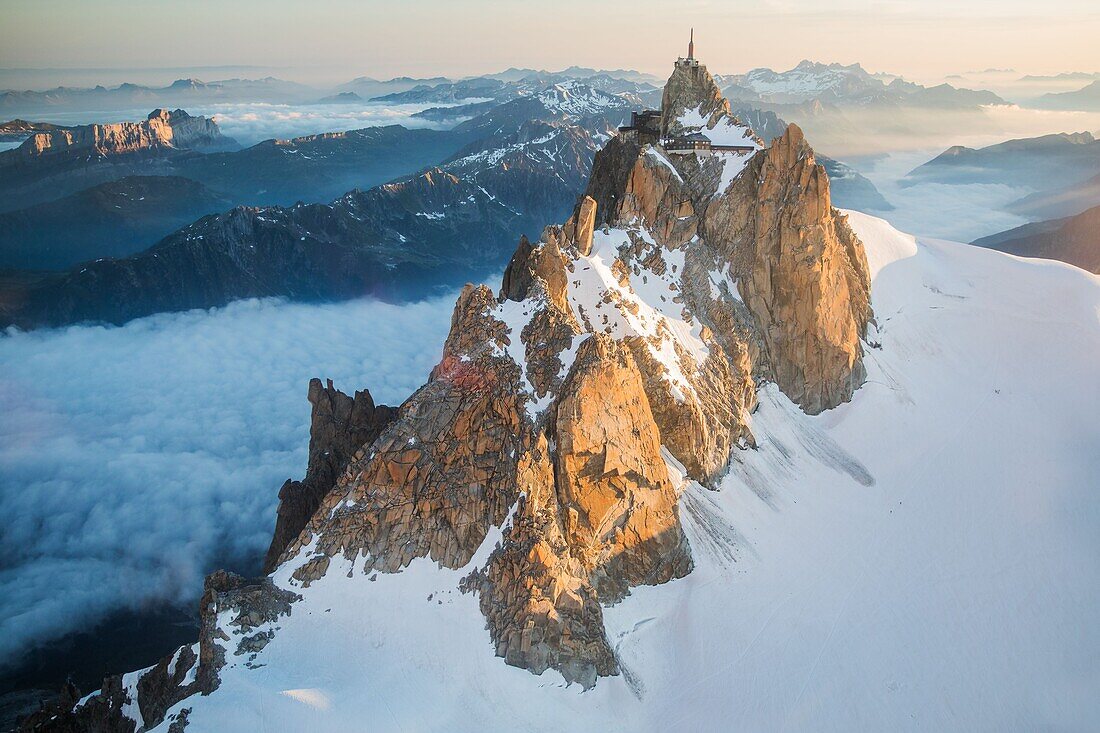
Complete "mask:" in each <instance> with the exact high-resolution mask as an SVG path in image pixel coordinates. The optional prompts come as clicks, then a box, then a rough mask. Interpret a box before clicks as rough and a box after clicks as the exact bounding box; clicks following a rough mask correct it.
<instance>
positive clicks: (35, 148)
mask: <svg viewBox="0 0 1100 733" xmlns="http://www.w3.org/2000/svg"><path fill="white" fill-rule="evenodd" d="M227 143H228V144H232V141H229V140H226V139H224V138H223V137H222V134H221V130H219V129H218V125H217V123H215V122H214V120H213V119H211V118H208V117H201V116H197V117H196V116H192V115H189V114H187V113H186V112H185V111H183V110H182V109H177V110H175V111H174V112H169V111H168V110H166V109H155V110H153V111H152V112H150V113H149V116H148V117H147V118H146V119H145V120H143V121H141V122H117V123H114V124H106V125H78V126H76V127H68V128H60V129H56V130H50V131H47V132H36V133H34V134H33V135H31V136H30V137H28V138H27V139H26V140H25V141H24V142H23V144H22V145H20V146H19V147H18V148H16V149H15V150H12V151H10V152H7V153H3V154H0V170H3V169H5V168H7V167H13V166H17V165H20V164H22V163H23V162H24V161H27V160H29V159H35V158H52V157H59V156H73V155H82V156H93V157H109V156H113V155H125V154H130V153H139V152H142V151H150V150H154V149H158V148H172V149H176V150H202V149H211V148H220V147H225V146H226V144H227Z"/></svg>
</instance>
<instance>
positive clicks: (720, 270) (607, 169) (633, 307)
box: [81, 66, 871, 709]
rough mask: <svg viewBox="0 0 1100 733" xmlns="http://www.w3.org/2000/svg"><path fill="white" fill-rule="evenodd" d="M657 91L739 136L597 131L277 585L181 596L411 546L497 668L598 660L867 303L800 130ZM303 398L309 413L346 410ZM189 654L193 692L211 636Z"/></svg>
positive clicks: (329, 572)
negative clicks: (559, 215)
mask: <svg viewBox="0 0 1100 733" xmlns="http://www.w3.org/2000/svg"><path fill="white" fill-rule="evenodd" d="M700 69H701V71H700ZM669 86H670V87H671V88H672V90H671V91H668V90H666V97H669V98H670V99H671V100H672V101H671V102H670V104H672V105H673V109H680V105H683V107H684V109H686V110H687V111H686V112H683V114H682V115H681V116H680V117H677V118H675V119H674V120H672V122H673V123H675V124H683V120H688V121H691V120H693V119H695V116H696V115H697V113H698V110H700V109H705V108H706V107H707V106H708V105H712V106H713V107H714V109H715V110H717V111H718V112H719V114H717V115H716V116H715V115H711V117H709V118H708V122H707V124H711V123H713V126H712V127H711V128H708V129H710V131H711V132H713V133H714V134H715V135H717V136H724V138H725V139H738V140H746V141H754V143H755V144H754V147H753V149H751V150H747V151H713V152H708V153H706V154H696V153H689V154H673V153H670V152H668V151H667V150H664V149H663V148H662V147H660V146H659V145H644V146H639V145H638V144H636V143H634V142H631V140H630V139H629V138H626V137H616V138H614V139H612V140H611V141H610V142H609V143H608V144H607V145H606V146H605V147H604V149H603V150H602V151H601V152H600V153H599V155H598V156H597V157H596V161H595V164H594V170H593V174H592V177H591V179H590V181H589V185H588V190H587V193H586V195H585V196H583V197H581V198H580V200H579V201H578V202H577V205H576V207H575V208H574V211H573V214H572V216H570V217H569V219H568V220H567V221H566V222H565V223H564V224H562V225H552V226H548V227H546V228H545V229H544V230H543V232H542V235H541V237H540V238H539V240H538V241H537V242H534V243H532V242H531V241H529V240H527V239H521V240H520V243H519V246H518V248H517V249H516V251H515V254H514V255H513V258H512V260H511V262H510V263H509V266H508V269H507V270H506V272H505V275H504V278H503V282H502V287H501V290H500V292H499V293H497V294H494V293H493V292H492V291H491V290H489V289H488V288H487V287H485V286H479V287H475V286H472V285H468V286H467V287H466V288H465V289H464V290H463V292H462V294H461V295H460V297H459V298H458V302H457V303H456V305H455V310H454V315H453V318H452V323H451V330H450V334H449V336H448V338H447V341H446V343H445V345H444V348H443V354H442V358H441V360H440V362H439V363H438V365H437V366H436V367H435V369H434V370H433V371H432V374H431V376H430V378H429V380H428V382H427V383H426V384H425V385H424V386H423V387H421V388H420V389H419V390H417V392H416V393H414V394H413V395H412V396H411V397H410V398H409V399H408V400H406V401H405V402H404V403H403V404H402V405H401V406H400V407H399V408H398V409H397V412H396V415H395V416H393V418H392V421H387V422H386V424H385V425H384V426H382V425H381V421H377V422H375V423H374V424H375V425H378V426H380V428H381V429H380V432H378V433H377V436H376V437H373V438H371V436H370V434H367V433H364V434H361V435H360V437H361V438H362V444H361V445H359V446H358V447H357V449H356V450H355V451H354V453H352V454H351V457H350V459H348V460H347V461H346V465H345V466H344V467H343V468H342V469H339V470H338V474H339V475H338V476H337V477H336V479H335V482H334V484H333V485H332V486H331V488H329V489H328V490H327V492H325V493H324V495H323V497H322V498H321V500H320V503H319V505H318V506H317V509H316V511H315V512H314V513H313V515H312V517H311V518H310V519H309V521H308V523H307V524H306V525H305V526H304V528H303V529H302V530H301V532H300V533H299V534H298V535H297V537H295V538H293V540H292V541H290V542H289V544H287V545H286V547H285V549H284V550H283V551H282V554H281V555H280V557H279V558H278V561H277V562H276V566H277V569H276V571H275V573H274V574H273V577H275V578H277V579H278V581H277V583H276V584H273V585H265V584H271V583H272V581H270V580H267V579H264V580H263V581H259V585H258V586H256V587H257V590H254V591H250V592H249V594H248V595H247V598H248V600H247V602H245V601H243V600H239V599H241V598H242V597H243V595H244V590H243V587H242V586H241V585H240V583H239V582H237V581H234V582H225V581H223V580H221V579H215V580H213V581H212V582H211V588H212V589H213V590H212V591H211V590H208V595H210V594H211V593H213V594H214V595H213V596H211V598H210V599H207V600H206V601H204V608H206V607H208V606H209V604H210V603H211V602H212V600H216V601H217V602H219V603H225V604H228V605H229V606H230V607H231V608H234V609H235V608H237V607H238V606H234V605H233V604H238V605H243V606H245V607H247V608H249V609H251V608H255V607H262V608H271V607H272V602H270V601H265V600H264V599H267V598H270V597H272V594H284V593H285V594H291V595H292V594H295V593H301V594H308V593H310V592H311V590H310V587H311V586H313V585H315V584H320V583H338V582H357V581H359V580H362V579H363V577H364V576H368V575H369V576H372V577H373V575H374V574H375V573H380V572H381V573H396V572H401V571H402V570H403V569H404V568H406V567H407V566H408V565H409V564H410V563H414V562H424V561H425V560H426V559H428V558H430V559H431V560H432V561H434V562H435V563H437V564H438V565H440V566H442V567H446V568H451V569H456V570H461V571H462V573H463V580H462V581H461V589H462V590H464V591H465V592H468V593H474V594H477V597H478V603H479V607H480V609H481V611H482V613H483V614H484V616H485V619H486V626H487V630H488V634H489V637H490V638H491V639H492V642H493V644H494V647H495V650H496V653H497V654H498V655H499V656H500V657H502V658H503V659H504V660H505V661H506V662H507V663H508V664H511V665H514V666H517V667H522V668H526V669H528V670H530V671H531V672H532V673H535V674H542V673H544V672H545V671H546V670H549V669H554V670H557V671H558V672H559V673H560V674H561V675H562V676H563V678H564V679H565V680H566V681H568V682H577V683H579V684H580V685H582V686H584V687H591V686H593V685H596V684H598V680H599V677H601V676H605V675H613V674H617V673H618V672H619V671H620V669H619V664H618V662H617V660H616V656H615V650H614V647H613V645H612V644H611V642H610V640H609V639H608V637H607V633H606V631H605V628H604V624H603V607H604V606H605V605H607V604H613V603H616V602H618V601H620V600H622V599H623V598H624V597H625V596H626V595H627V594H629V593H630V592H631V589H632V588H634V587H637V586H640V585H646V584H660V583H665V582H669V581H672V580H674V579H676V578H680V577H683V576H685V575H687V574H688V573H690V572H691V570H692V567H693V563H692V555H691V548H690V545H689V539H688V535H687V533H686V532H685V530H684V528H683V526H682V524H681V518H680V508H679V498H680V496H681V493H682V492H683V491H684V489H685V486H686V485H687V481H686V480H694V481H698V482H700V483H702V484H705V485H709V486H712V487H716V486H717V480H718V478H719V477H720V476H721V475H722V474H723V472H724V471H725V470H726V467H727V464H728V462H729V461H730V460H731V455H732V454H734V453H735V452H736V451H738V450H751V449H752V446H753V445H754V439H753V435H752V416H751V413H752V410H753V409H754V408H755V405H756V391H757V387H758V385H760V384H761V383H763V382H768V381H770V382H775V383H776V384H777V385H778V386H779V388H780V389H781V390H782V391H783V392H784V393H786V394H787V395H788V397H790V399H791V400H793V401H794V402H796V403H798V404H799V405H801V406H802V408H803V409H804V410H806V411H808V412H817V411H820V410H823V409H828V408H830V407H834V406H836V405H837V404H839V403H841V402H843V401H844V400H847V399H849V398H850V397H851V394H852V390H853V389H854V388H855V387H856V386H858V384H859V382H860V381H861V379H862V375H863V367H862V347H861V343H860V337H861V335H862V334H863V333H864V330H865V328H866V326H867V323H868V320H869V319H870V318H871V310H870V305H869V288H870V283H869V279H868V271H867V266H866V262H865V258H864V255H863V251H862V244H861V243H860V242H859V241H858V239H856V238H855V236H854V235H853V234H852V232H851V231H850V230H849V229H848V227H847V226H846V224H845V220H844V217H843V216H842V215H840V214H839V213H838V212H836V211H835V210H834V209H833V208H832V205H831V202H830V196H829V187H828V178H827V175H826V173H825V171H824V169H823V168H822V167H821V166H819V165H817V164H816V163H815V161H814V157H813V151H812V150H811V149H810V147H809V146H808V144H807V143H806V141H805V140H804V139H803V137H802V134H801V131H800V130H799V129H798V128H797V127H794V126H791V127H789V128H788V129H787V131H786V132H785V134H784V135H783V137H782V138H780V139H778V140H777V141H776V142H775V143H774V144H773V145H772V147H771V148H770V149H767V150H763V149H761V146H760V144H759V142H758V141H757V140H756V138H755V136H754V135H753V133H752V131H751V130H749V129H748V128H747V127H745V126H743V125H741V123H740V122H739V121H738V120H737V119H736V118H734V117H732V116H729V115H727V114H726V112H725V110H726V109H728V107H727V106H726V105H725V104H724V100H720V99H719V100H715V99H714V98H713V96H711V95H710V93H709V92H707V91H706V90H708V89H711V88H712V87H713V86H714V85H713V80H711V79H710V78H709V75H708V74H707V73H706V70H705V68H702V67H687V66H677V69H676V71H675V72H674V74H673V77H672V79H670V82H669ZM678 90H679V91H678ZM683 90H695V92H694V93H700V92H699V90H703V92H706V93H705V94H704V95H703V96H702V98H698V99H696V98H691V97H690V93H691V92H685V91H683ZM685 100H686V101H685ZM317 390H321V387H320V384H319V383H317V384H316V386H315V387H311V401H314V399H313V397H314V396H316V398H317V399H316V400H315V401H314V404H315V417H316V416H317V415H318V414H321V415H325V416H326V417H325V419H324V420H323V421H322V422H324V421H325V420H327V419H328V418H327V415H328V414H329V413H339V414H341V415H343V414H350V412H353V411H354V402H355V401H354V400H353V404H352V405H351V406H350V407H349V406H348V402H347V400H348V399H350V398H346V397H344V398H342V399H341V398H335V397H334V395H332V394H331V392H330V391H329V390H322V391H321V392H317ZM333 399H335V400H336V401H337V402H338V403H339V404H340V405H342V407H339V408H336V407H329V406H328V405H327V403H326V402H325V400H333ZM319 405H323V406H324V407H323V409H322V407H320V406H319ZM341 424H344V423H341ZM337 432H339V433H341V434H343V428H340V429H339V430H337ZM317 434H318V433H317V432H316V431H315V437H316V435H317ZM354 442H356V441H353V440H349V441H348V442H346V443H344V444H343V446H344V447H345V448H347V449H348V450H350V449H351V446H352V445H353V444H354ZM329 443H330V440H324V441H322V440H320V439H318V440H317V445H316V446H313V445H312V444H311V448H313V447H316V448H321V447H322V446H327V445H329ZM324 467H325V470H328V471H331V470H336V469H335V468H334V467H331V466H328V464H325V466H324ZM312 468H313V461H311V470H312ZM329 475H331V474H329ZM325 483H327V481H326V482H325ZM322 490H323V488H322V487H321V486H318V487H316V490H315V491H314V492H313V493H312V494H311V496H321V493H322ZM299 516H300V513H298V514H296V515H295V518H296V519H297V518H298V517H299ZM289 528H290V524H289V523H284V530H289ZM284 534H287V533H284ZM497 538H499V539H497ZM277 544H282V542H281V540H280V541H279V542H278V543H273V549H274V548H275V547H276V545H277ZM344 578H346V579H349V580H347V581H345V580H344ZM223 587H224V588H225V590H222V588H223ZM268 588H274V590H267V589H268ZM274 597H275V599H276V600H277V601H279V602H281V600H282V599H283V598H285V596H283V595H275V596H274ZM223 599H224V600H223ZM276 605H277V604H276ZM290 605H291V607H292V605H293V604H290ZM282 612H283V610H282V607H281V606H279V607H278V613H282ZM241 617H247V618H251V613H250V612H249V613H245V611H240V612H239V615H238V616H236V618H238V619H240V618H241ZM270 617H271V612H266V615H261V616H260V617H259V618H258V619H257V621H258V623H253V624H252V627H251V628H255V627H257V626H261V625H262V624H263V622H264V621H265V620H266V619H269V618H270ZM222 618H225V616H224V615H223V616H222ZM251 628H250V629H249V631H250V632H251ZM225 631H226V623H224V622H223V623H221V624H220V625H219V627H218V630H217V631H214V632H212V633H210V634H204V638H207V637H211V638H215V639H217V638H221V637H218V633H219V632H222V633H225ZM225 636H227V637H228V636H229V634H228V633H225ZM265 638H266V637H265ZM250 640H251V641H250ZM222 641H225V639H222ZM261 641H262V640H258V639H257V638H256V636H255V633H249V634H248V635H246V636H245V638H243V639H241V640H240V641H238V643H237V650H238V652H239V651H240V650H241V648H242V644H245V649H246V651H249V653H257V654H259V653H262V649H261V650H260V651H259V652H255V651H250V650H252V649H254V648H256V647H260V646H262V644H261ZM246 642H248V643H247V644H246ZM205 649H206V650H207V651H204V650H203V648H202V647H201V642H200V650H199V654H198V657H199V665H200V673H199V675H198V677H197V680H198V681H199V683H200V684H206V683H205V682H204V680H208V679H210V675H211V674H213V673H214V672H216V671H217V670H218V669H220V668H221V666H220V665H221V664H223V663H224V660H225V659H226V656H225V654H226V649H228V647H225V646H224V645H217V644H213V643H208V644H207V646H206V647H205ZM219 654H220V655H221V656H219ZM204 662H205V664H206V666H205V667H203V666H202V665H203V664H204ZM204 670H207V671H204ZM204 675H205V676H204ZM83 707H84V708H86V707H88V704H87V703H86V704H85V705H84V706H83ZM81 709H83V708H81Z"/></svg>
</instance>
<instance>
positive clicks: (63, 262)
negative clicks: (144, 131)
mask: <svg viewBox="0 0 1100 733" xmlns="http://www.w3.org/2000/svg"><path fill="white" fill-rule="evenodd" d="M232 205H233V202H232V201H231V200H229V199H227V198H225V197H224V196H221V195H219V194H216V193H214V192H212V191H211V190H210V189H208V188H207V187H206V186H203V185H202V184H201V183H198V182H196V181H192V180H190V179H187V178H181V177H179V176H127V177H125V178H120V179H118V180H114V181H108V182H106V183H101V184H98V185H96V186H92V187H91V188H87V189H84V190H83V191H78V192H77V193H73V194H69V195H68V196H63V197H62V198H60V199H57V200H55V201H48V202H45V203H41V204H37V205H35V206H31V207H29V208H26V209H22V210H19V211H10V212H7V213H3V214H0V269H6V268H14V269H39V270H60V269H65V268H68V267H71V266H72V265H74V264H76V263H78V262H83V261H85V260H90V259H95V258H98V257H125V256H126V255H129V254H131V253H133V252H135V251H136V250H139V249H144V248H145V247H147V246H148V245H149V243H150V242H155V241H156V240H158V239H159V238H161V237H162V236H164V234H166V233H167V232H171V231H174V230H176V229H178V228H180V227H182V226H185V225H186V224H189V223H191V222H193V221H195V219H198V218H199V217H200V216H203V215H205V214H208V213H210V212H212V211H224V210H225V209H228V208H230V207H231V206H232Z"/></svg>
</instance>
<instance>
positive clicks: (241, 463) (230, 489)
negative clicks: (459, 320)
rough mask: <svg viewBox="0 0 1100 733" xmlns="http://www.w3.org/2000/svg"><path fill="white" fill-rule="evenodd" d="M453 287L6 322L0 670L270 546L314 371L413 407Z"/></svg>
mask: <svg viewBox="0 0 1100 733" xmlns="http://www.w3.org/2000/svg"><path fill="white" fill-rule="evenodd" d="M453 303H454V295H453V294H450V295H446V296H443V297H440V298H437V299H433V300H430V301H426V302H423V303H419V304H413V305H407V306H392V305H386V304H382V303H377V302H371V301H352V302H348V303H340V304H328V305H304V304H290V303H285V302H282V301H279V300H250V301H240V302H237V303H234V304H231V305H230V306H228V307H226V308H223V309H218V310H213V311H193V312H190V313H182V314H163V315H158V316H152V317H150V318H145V319H141V320H138V321H134V322H131V323H130V324H128V325H126V326H123V327H117V328H116V327H110V328H104V327H98V326H97V327H89V326H77V327H70V328H66V329H60V330H54V331H40V332H32V333H18V332H9V333H8V334H6V335H3V336H0V375H2V377H0V516H2V517H3V518H4V519H3V522H4V524H3V532H2V533H0V556H2V557H3V558H4V561H3V564H2V565H0V667H3V666H7V665H10V664H14V663H16V662H18V660H19V656H20V655H21V654H23V653H25V652H27V651H28V650H29V649H30V648H31V647H32V646H33V645H34V644H36V643H41V642H45V641H49V640H50V639H51V638H55V637H57V636H60V635H62V634H64V633H66V632H68V631H71V630H74V629H76V628H80V627H81V626H86V625H89V624H91V623H94V622H95V621H96V620H97V619H98V618H101V617H102V616H104V615H105V614H107V613H109V612H111V611H115V610H119V609H121V608H140V607H141V605H142V604H143V603H148V602H152V601H164V600H169V601H177V602H179V603H182V604H186V605H188V606H190V605H191V604H193V603H194V602H195V600H196V599H197V598H198V595H199V592H200V590H201V584H202V578H203V575H204V574H205V573H207V572H209V571H210V570H212V569H214V568H215V567H217V566H218V565H219V564H220V563H222V562H224V561H226V560H227V559H230V558H242V557H248V558H259V557H260V556H261V555H262V552H263V551H264V550H265V549H266V546H267V543H268V541H269V540H270V534H271V530H272V527H273V526H274V513H275V506H276V503H277V496H276V494H277V491H278V488H279V486H280V485H281V483H282V482H283V480H284V479H286V478H288V477H300V476H301V475H302V474H303V473H304V471H305V463H306V457H307V444H308V436H309V412H310V407H309V403H308V402H307V401H306V386H307V383H308V380H309V378H310V377H314V376H319V377H329V378H332V379H333V381H334V382H335V384H336V386H337V387H339V388H341V389H343V390H344V391H350V390H353V389H355V388H362V387H369V388H370V389H371V393H372V394H373V395H374V396H375V399H376V400H377V401H378V402H384V403H387V404H399V403H400V402H401V401H402V400H404V399H405V397H407V396H408V395H409V394H410V393H411V392H412V390H414V389H415V388H417V387H419V386H420V384H422V383H423V381H424V379H425V378H426V376H427V374H428V372H429V371H430V369H431V367H432V366H433V365H434V364H435V362H436V361H438V358H439V352H440V348H441V346H442V342H443V339H444V337H445V336H446V332H447V328H448V326H449V319H450V313H451V308H452V305H453Z"/></svg>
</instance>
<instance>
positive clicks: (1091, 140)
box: [902, 132, 1100, 219]
mask: <svg viewBox="0 0 1100 733" xmlns="http://www.w3.org/2000/svg"><path fill="white" fill-rule="evenodd" d="M918 183H945V184H971V183H986V184H989V183H995V184H1002V185H1007V186H1014V187H1018V188H1030V189H1032V190H1033V191H1034V193H1032V194H1030V195H1028V196H1026V197H1024V198H1022V199H1020V200H1018V201H1016V202H1013V203H1012V204H1010V205H1009V207H1008V208H1009V210H1011V211H1013V212H1015V213H1017V214H1021V215H1024V216H1029V217H1034V218H1037V219H1047V218H1059V217H1064V216H1068V215H1071V214H1077V213H1079V212H1081V211H1083V210H1084V209H1087V208H1089V207H1090V206H1094V205H1096V204H1097V203H1100V140H1097V139H1096V138H1095V137H1094V136H1093V135H1092V134H1091V133H1089V132H1077V133H1059V134H1054V135H1042V136H1040V137H1033V138H1021V139H1017V140H1008V141H1006V142H1003V143H998V144H996V145H990V146H988V147H984V148H977V149H975V148H968V147H965V146H961V145H956V146H953V147H951V148H948V149H947V150H945V151H944V152H943V153H941V154H940V155H938V156H936V157H935V158H933V159H932V160H930V161H928V162H927V163H925V164H923V165H921V166H919V167H917V168H915V169H914V170H912V171H910V172H909V173H908V174H907V175H906V176H905V178H904V179H903V180H902V185H915V184H918Z"/></svg>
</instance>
